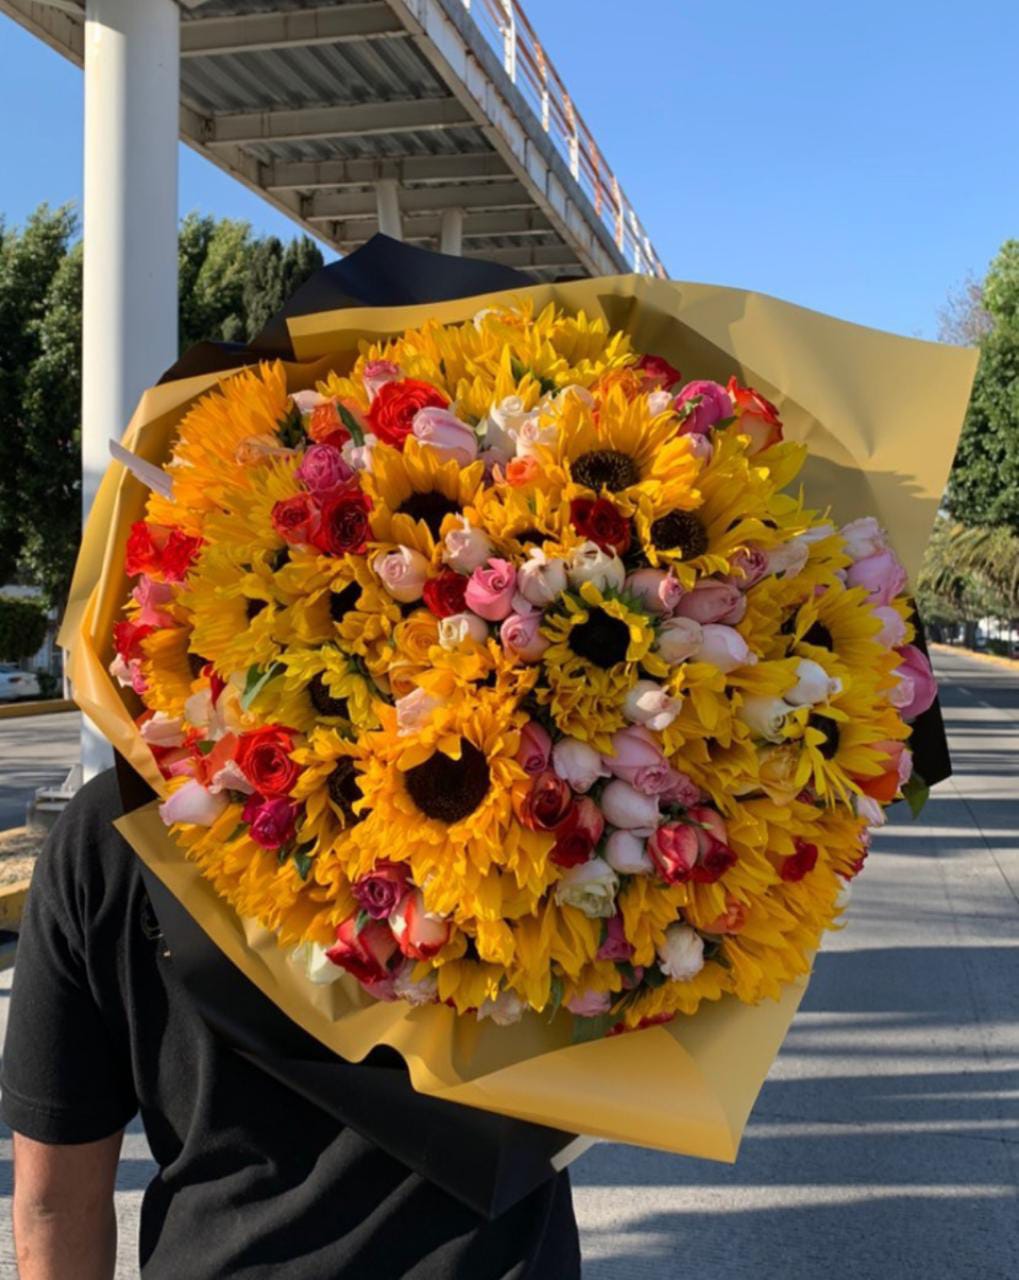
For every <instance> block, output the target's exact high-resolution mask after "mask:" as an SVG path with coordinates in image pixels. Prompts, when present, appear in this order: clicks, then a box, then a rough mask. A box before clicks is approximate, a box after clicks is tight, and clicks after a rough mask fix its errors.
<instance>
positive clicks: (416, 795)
mask: <svg viewBox="0 0 1019 1280" xmlns="http://www.w3.org/2000/svg"><path fill="white" fill-rule="evenodd" d="M403 777H404V782H405V784H406V787H407V794H408V795H409V796H410V798H411V799H412V800H413V801H414V803H415V804H416V805H417V807H418V808H419V809H420V810H421V812H422V813H423V814H424V815H425V817H426V818H436V819H438V821H439V822H445V823H447V824H448V825H450V826H452V824H453V823H454V822H460V821H462V819H464V818H466V817H467V816H468V815H469V814H472V813H473V812H474V810H475V809H476V808H477V807H478V805H479V804H481V802H482V800H484V798H485V796H486V795H488V789H489V787H490V786H491V783H492V777H491V774H490V773H489V771H488V761H487V760H486V759H485V753H484V752H483V751H479V750H478V748H477V747H476V746H475V745H474V744H473V742H466V741H464V740H463V739H461V741H460V759H459V760H453V759H451V758H450V757H449V756H447V755H444V754H443V753H442V752H441V751H436V752H435V754H434V755H432V756H429V758H428V759H427V760H425V761H423V762H422V763H421V764H416V765H414V767H413V768H412V769H408V770H407V772H406V773H405V774H404V775H403Z"/></svg>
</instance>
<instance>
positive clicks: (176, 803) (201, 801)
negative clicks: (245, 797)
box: [159, 781, 230, 827]
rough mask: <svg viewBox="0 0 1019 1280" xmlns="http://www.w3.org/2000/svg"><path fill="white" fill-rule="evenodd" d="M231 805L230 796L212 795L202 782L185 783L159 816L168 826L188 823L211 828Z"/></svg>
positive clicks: (160, 811) (165, 803)
mask: <svg viewBox="0 0 1019 1280" xmlns="http://www.w3.org/2000/svg"><path fill="white" fill-rule="evenodd" d="M229 803H230V801H229V797H228V796H224V795H212V794H211V793H210V792H209V791H207V790H206V789H205V787H203V786H202V784H201V783H200V782H194V781H192V782H185V783H184V785H183V786H182V787H181V788H179V790H177V791H175V792H174V793H173V795H171V796H170V797H169V799H168V800H165V801H164V802H163V803H162V804H161V805H160V806H159V816H160V817H161V818H162V819H163V821H164V822H165V823H166V825H167V826H170V824H171V823H174V822H188V823H192V824H193V825H194V826H196V827H211V826H212V824H213V823H214V822H215V821H216V819H217V818H218V817H219V816H220V814H221V813H222V812H223V810H224V809H225V808H226V807H227V805H228V804H229Z"/></svg>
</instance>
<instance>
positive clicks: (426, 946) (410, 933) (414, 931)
mask: <svg viewBox="0 0 1019 1280" xmlns="http://www.w3.org/2000/svg"><path fill="white" fill-rule="evenodd" d="M389 927H390V928H391V929H392V931H393V936H394V937H395V938H396V945H397V946H398V947H399V948H400V950H401V951H402V952H403V954H404V955H405V956H407V957H408V959H410V960H431V959H432V957H433V956H436V955H438V953H439V952H440V951H441V950H442V948H443V947H444V946H445V945H446V943H447V942H448V941H449V934H450V923H449V921H448V920H443V919H442V918H441V917H440V916H436V915H432V914H431V913H430V912H428V911H426V910H425V900H424V898H423V896H422V894H421V890H420V889H413V890H412V891H411V892H410V893H408V894H407V895H406V897H404V898H401V900H400V902H399V904H398V905H397V906H396V907H395V908H394V910H393V914H392V915H391V916H390V917H389Z"/></svg>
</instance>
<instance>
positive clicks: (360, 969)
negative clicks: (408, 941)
mask: <svg viewBox="0 0 1019 1280" xmlns="http://www.w3.org/2000/svg"><path fill="white" fill-rule="evenodd" d="M395 952H396V939H395V938H394V937H393V935H392V933H391V932H390V930H389V926H388V925H385V924H382V923H380V922H377V921H374V920H373V921H372V922H371V924H366V925H365V926H364V928H363V929H361V930H360V931H358V928H357V925H356V923H355V919H354V917H353V916H349V917H348V918H347V919H346V920H344V921H343V923H342V924H339V925H337V926H336V945H335V946H332V947H330V948H329V950H328V951H327V952H326V955H327V956H328V957H329V959H330V960H331V961H332V962H333V964H336V965H339V966H340V968H341V969H346V971H347V972H348V973H350V974H353V976H354V977H355V978H356V979H357V980H358V982H364V983H372V982H381V981H383V979H385V978H388V977H389V962H390V960H391V959H392V958H393V955H394V953H395Z"/></svg>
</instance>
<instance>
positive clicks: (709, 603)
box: [676, 578, 744, 626]
mask: <svg viewBox="0 0 1019 1280" xmlns="http://www.w3.org/2000/svg"><path fill="white" fill-rule="evenodd" d="M741 603H744V601H743V596H742V594H741V593H740V590H739V588H738V587H734V586H733V585H732V583H731V582H723V581H722V579H721V578H701V579H699V580H698V582H697V583H696V584H695V586H694V589H693V590H692V591H688V592H687V593H686V595H685V596H683V598H682V599H681V600H680V601H679V603H678V604H677V605H676V616H677V617H679V618H693V620H694V622H699V623H700V624H701V625H702V626H703V625H704V624H705V623H706V622H718V621H719V619H720V618H723V617H724V616H725V615H726V614H727V613H730V612H731V611H732V610H733V609H735V608H737V606H739V605H740V604H741Z"/></svg>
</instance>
